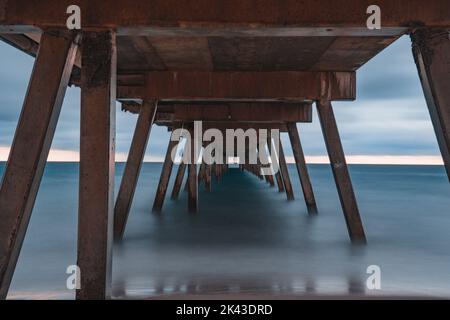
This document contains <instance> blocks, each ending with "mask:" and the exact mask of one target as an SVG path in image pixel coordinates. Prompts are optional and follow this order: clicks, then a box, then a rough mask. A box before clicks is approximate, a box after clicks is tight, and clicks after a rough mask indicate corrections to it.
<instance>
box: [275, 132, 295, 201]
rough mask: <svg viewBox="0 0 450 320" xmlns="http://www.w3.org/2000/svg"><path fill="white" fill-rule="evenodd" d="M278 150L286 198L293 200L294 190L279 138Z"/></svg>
mask: <svg viewBox="0 0 450 320" xmlns="http://www.w3.org/2000/svg"><path fill="white" fill-rule="evenodd" d="M279 143H280V150H279V154H278V161H279V163H280V171H281V175H282V176H283V183H284V190H285V191H286V196H287V199H288V200H294V191H293V190H292V184H291V178H290V177H289V171H288V166H287V164H286V158H285V157H284V150H283V144H282V143H281V138H280V142H279Z"/></svg>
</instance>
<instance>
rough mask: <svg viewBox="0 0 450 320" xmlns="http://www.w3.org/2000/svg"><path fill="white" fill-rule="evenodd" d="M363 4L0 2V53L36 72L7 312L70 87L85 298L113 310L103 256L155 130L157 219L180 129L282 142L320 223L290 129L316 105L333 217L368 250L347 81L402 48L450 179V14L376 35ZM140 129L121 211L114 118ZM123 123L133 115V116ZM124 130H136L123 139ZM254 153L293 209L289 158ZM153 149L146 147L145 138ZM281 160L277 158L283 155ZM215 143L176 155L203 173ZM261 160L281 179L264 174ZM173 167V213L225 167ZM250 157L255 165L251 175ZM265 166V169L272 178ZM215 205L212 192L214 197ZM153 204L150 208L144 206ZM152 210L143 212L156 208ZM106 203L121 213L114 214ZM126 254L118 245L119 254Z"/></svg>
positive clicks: (16, 191) (11, 209)
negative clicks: (347, 131)
mask: <svg viewBox="0 0 450 320" xmlns="http://www.w3.org/2000/svg"><path fill="white" fill-rule="evenodd" d="M369 2H370V1H343V0H341V1H339V0H338V1H336V0H335V1H316V0H314V1H313V0H308V1H293V0H292V1H290V0H288V1H275V0H264V1H251V0H249V1H243V0H240V1H237V0H236V1H234V0H233V1H227V2H223V1H218V0H208V1H187V2H183V3H180V2H179V1H174V0H173V1H172V0H169V1H168V0H164V1H162V0H152V1H143V0H141V1H139V0H134V1H115V2H113V3H112V2H111V1H95V3H94V2H92V1H87V0H80V1H56V0H41V1H37V0H36V1H30V0H15V1H8V0H0V38H1V39H3V40H4V41H6V42H7V43H9V44H11V45H13V46H14V47H16V48H18V49H20V50H22V51H24V52H26V53H28V54H30V55H32V56H35V57H36V61H35V68H34V70H33V73H32V75H31V80H30V85H29V88H28V92H27V95H26V98H25V101H24V104H23V110H22V114H21V117H20V119H19V125H18V127H17V132H16V136H15V138H14V142H13V145H12V148H11V154H10V158H9V161H8V164H7V167H6V170H5V173H4V177H3V180H2V185H1V188H0V220H1V221H3V223H1V224H0V298H6V295H7V292H8V288H9V284H10V282H11V279H12V276H13V273H14V269H15V265H16V262H17V259H18V256H19V253H20V249H21V245H22V242H23V239H24V237H25V233H26V229H27V225H28V222H29V220H30V217H31V212H32V209H33V205H34V200H35V198H36V194H37V192H38V189H39V183H40V179H41V177H42V172H43V169H44V166H45V162H46V159H47V156H48V152H49V149H50V145H51V142H52V138H53V134H54V130H55V127H56V124H57V122H58V116H59V111H60V108H61V104H62V101H63V99H64V93H65V90H66V88H67V86H68V85H75V86H79V87H80V88H81V96H82V97H81V145H80V159H81V160H80V161H81V163H80V190H79V192H80V197H79V226H78V228H79V240H78V266H79V267H80V269H81V284H82V286H81V289H79V290H78V291H77V298H79V299H104V298H108V297H109V296H110V282H111V281H110V277H111V259H112V257H111V248H112V245H113V238H115V239H116V240H121V239H122V236H123V234H124V232H125V228H126V222H127V218H128V216H129V214H130V208H131V203H132V200H133V196H134V193H135V188H136V185H137V180H138V178H139V173H140V168H141V164H142V161H143V157H144V153H145V150H146V146H147V143H148V141H149V136H150V133H151V128H152V125H154V124H156V125H161V126H166V127H167V128H168V130H169V131H171V132H172V139H171V140H170V141H168V149H167V153H166V157H165V161H164V164H163V169H162V172H161V176H160V180H159V183H158V182H157V181H148V183H155V184H156V183H158V188H157V191H156V195H155V199H154V202H153V211H154V212H155V213H157V214H164V201H165V198H166V193H167V189H168V185H169V181H170V178H171V171H172V167H173V158H172V156H171V155H172V150H173V149H174V148H176V147H177V145H178V144H179V142H180V137H178V139H177V138H176V134H175V133H176V132H177V129H180V128H182V129H184V131H186V132H189V133H190V136H191V137H192V136H194V131H195V128H196V127H195V125H194V122H197V121H201V122H202V129H201V131H200V132H199V133H200V134H203V132H204V131H207V130H208V129H217V130H219V131H220V132H226V130H227V129H234V130H236V129H243V130H250V129H256V130H257V132H258V133H257V134H258V137H259V135H260V134H262V133H261V130H267V129H269V130H278V131H279V132H286V133H287V134H288V135H289V138H290V142H291V145H292V149H293V152H294V159H295V165H296V168H297V172H298V175H299V178H300V182H301V186H302V192H303V197H304V199H305V202H306V206H307V208H308V212H309V214H317V213H320V204H316V200H315V197H314V192H313V187H312V186H313V183H312V182H311V181H310V178H309V174H308V170H307V166H306V162H305V157H304V153H303V150H302V146H301V133H299V132H298V129H297V125H296V124H297V123H309V122H311V121H312V107H313V105H314V104H315V105H316V108H317V112H318V115H319V119H320V124H321V127H322V131H323V137H324V140H325V144H326V147H327V152H328V156H329V159H330V163H331V169H332V171H333V175H334V179H335V183H336V187H337V191H338V194H339V198H340V201H341V205H342V212H343V214H344V218H345V221H346V224H347V228H348V232H349V236H350V239H351V241H352V242H353V243H365V242H366V236H365V231H364V228H363V223H362V220H361V217H360V213H359V209H358V205H357V201H356V198H357V197H356V195H355V192H354V190H353V187H352V183H351V178H350V174H349V171H348V169H347V164H346V160H345V154H344V150H343V147H342V144H341V140H340V136H339V131H338V126H337V123H336V120H335V117H334V113H333V106H332V103H333V101H340V100H349V101H352V100H355V99H356V72H357V70H358V69H359V68H360V67H361V66H362V65H364V64H365V63H366V62H367V61H369V60H370V59H371V58H372V57H374V56H375V55H376V54H378V53H379V52H380V51H382V50H383V49H384V48H386V47H387V46H389V45H390V44H391V43H392V42H394V41H395V40H396V39H398V38H399V37H400V36H402V35H404V34H410V35H411V36H412V40H413V47H414V56H415V58H416V63H417V66H418V70H419V73H420V78H421V81H422V84H423V88H424V92H425V95H426V98H427V103H428V106H429V109H430V114H431V116H432V120H433V124H434V127H435V130H436V134H437V137H438V141H439V145H440V148H441V151H442V155H443V158H444V160H445V164H446V168H447V171H448V172H449V175H450V156H449V154H450V152H449V150H450V137H449V127H450V88H449V83H450V61H449V60H450V39H449V28H450V14H449V12H450V2H448V1H447V0H432V1H428V3H427V5H426V6H424V5H423V1H419V0H409V1H406V0H399V1H395V2H394V1H388V0H385V1H384V0H383V1H378V5H379V6H380V7H381V10H382V11H381V12H382V25H383V27H382V28H381V29H379V30H378V29H375V30H370V29H368V28H367V26H366V20H367V18H368V15H367V13H366V10H367V7H368V6H369V5H370V3H369ZM73 4H77V5H79V7H80V9H81V12H82V28H81V30H73V31H68V30H67V28H66V19H67V14H66V9H67V7H68V6H69V5H73ZM116 101H119V102H121V103H122V106H123V109H124V110H125V111H129V112H130V113H131V114H137V116H138V117H139V118H138V121H137V125H136V128H134V130H135V133H134V136H133V141H132V143H131V148H130V153H129V157H128V161H127V164H126V168H125V171H124V176H123V178H122V181H121V185H120V189H119V194H118V197H117V199H114V192H113V190H114V179H113V177H114V151H115V149H114V143H115V103H116ZM130 116H131V115H130ZM130 129H131V128H130ZM262 140H263V141H264V144H262V145H259V146H258V147H255V146H253V145H251V144H250V143H248V144H247V145H246V147H245V150H244V151H245V152H244V155H243V156H241V157H239V164H240V167H241V169H242V170H245V171H248V172H251V173H252V174H254V175H255V176H256V177H257V178H259V179H266V180H267V182H268V186H275V183H276V184H277V186H278V189H279V190H280V191H283V192H286V197H287V200H291V201H292V200H294V199H295V197H296V194H297V193H298V192H299V190H293V188H292V183H291V177H290V176H289V172H288V169H287V168H288V166H287V163H286V159H285V156H284V150H283V146H282V144H281V142H280V141H278V139H277V138H276V137H274V136H273V135H272V136H264V137H263V139H262ZM150 142H151V139H150ZM276 146H277V147H276ZM202 147H203V148H204V149H206V148H208V143H204V142H202V141H194V139H191V140H190V142H189V143H186V144H185V145H184V150H183V151H182V154H183V157H184V156H187V155H189V156H190V158H191V159H197V158H198V157H199V155H200V150H201V149H202ZM266 151H267V152H269V153H270V152H271V151H272V153H274V154H275V159H276V164H277V167H279V170H272V171H271V174H264V175H263V174H262V171H261V169H262V168H263V167H264V163H262V161H264V160H265V157H268V155H267V154H265V153H266ZM222 153H223V154H224V155H225V153H224V152H220V151H218V150H216V154H215V156H217V157H222V158H223V160H224V161H222V162H219V163H212V164H210V163H205V162H198V163H197V162H196V161H191V162H189V163H183V164H182V165H180V166H178V172H177V174H176V177H175V179H176V180H175V181H176V182H175V184H174V187H173V190H172V193H171V195H172V199H173V200H174V199H177V198H178V194H179V193H180V192H181V191H180V190H183V186H182V184H183V181H184V180H183V178H184V177H185V176H187V182H186V187H185V189H186V190H187V192H188V197H187V198H188V203H187V208H188V211H189V212H191V213H195V212H196V211H197V209H198V206H199V200H200V199H199V198H200V196H199V191H198V190H199V184H200V183H204V184H205V187H206V190H207V191H211V180H212V179H216V180H218V181H219V180H220V179H221V176H222V175H223V174H224V173H225V172H226V170H227V165H228V163H227V159H226V157H225V156H222ZM255 155H258V156H259V157H256V158H257V159H258V162H257V163H249V162H248V161H246V160H247V159H248V158H251V157H252V156H255ZM273 165H274V163H273V162H272V166H273ZM212 191H213V190H212ZM149 196H150V195H149ZM149 201H151V200H149ZM114 203H115V205H114ZM124 241H125V240H124Z"/></svg>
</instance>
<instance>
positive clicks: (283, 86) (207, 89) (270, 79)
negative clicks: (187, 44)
mask: <svg viewBox="0 0 450 320" xmlns="http://www.w3.org/2000/svg"><path fill="white" fill-rule="evenodd" d="M119 91H120V90H119ZM136 93H138V91H136ZM136 93H135V94H136ZM325 93H327V95H328V97H327V98H329V99H330V100H354V99H355V98H356V74H355V73H354V72H301V71H282V72H207V71H201V72H196V71H179V72H177V71H162V72H150V73H148V74H147V79H146V85H145V89H144V90H143V91H141V92H140V93H139V94H140V95H141V97H133V98H146V99H158V100H165V101H223V100H225V101H234V100H238V101H242V100H243V101H255V100H257V101H261V100H262V101H265V100H268V101H299V102H301V101H305V100H307V101H313V100H319V99H321V98H322V97H323V95H324V94H325ZM122 94H123V92H121V93H119V95H122ZM119 98H120V96H119ZM129 98H131V97H129Z"/></svg>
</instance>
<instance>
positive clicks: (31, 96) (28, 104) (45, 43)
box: [0, 32, 79, 299]
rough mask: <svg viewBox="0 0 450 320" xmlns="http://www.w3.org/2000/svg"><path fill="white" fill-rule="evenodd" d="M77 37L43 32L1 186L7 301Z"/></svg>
mask: <svg viewBox="0 0 450 320" xmlns="http://www.w3.org/2000/svg"><path fill="white" fill-rule="evenodd" d="M78 39H79V37H78V36H77V35H76V34H69V33H63V32H61V33H60V32H45V33H44V34H43V35H42V41H41V45H40V48H39V52H38V55H37V58H36V61H35V64H34V68H33V73H32V75H31V79H30V83H29V85H28V91H27V95H26V97H25V101H24V103H23V108H22V113H21V115H20V119H19V123H18V126H17V129H16V134H15V136H14V141H13V144H12V147H11V152H10V155H9V158H8V162H7V164H6V168H5V172H4V176H3V179H2V184H1V187H0V221H1V223H0V299H6V295H7V293H8V289H9V286H10V283H11V279H12V276H13V274H14V270H15V267H16V263H17V259H18V257H19V253H20V250H21V247H22V243H23V240H24V238H25V233H26V230H27V227H28V223H29V221H30V217H31V213H32V210H33V206H34V202H35V199H36V195H37V193H38V189H39V185H40V182H41V178H42V174H43V172H44V167H45V163H46V161H47V156H48V153H49V150H50V145H51V143H52V140H53V136H54V133H55V128H56V124H57V122H58V118H59V114H60V111H61V105H62V102H63V99H64V95H65V92H66V88H67V85H68V83H69V79H70V74H71V72H72V68H73V65H74V61H75V56H76V52H77V48H78V46H77V44H76V42H78Z"/></svg>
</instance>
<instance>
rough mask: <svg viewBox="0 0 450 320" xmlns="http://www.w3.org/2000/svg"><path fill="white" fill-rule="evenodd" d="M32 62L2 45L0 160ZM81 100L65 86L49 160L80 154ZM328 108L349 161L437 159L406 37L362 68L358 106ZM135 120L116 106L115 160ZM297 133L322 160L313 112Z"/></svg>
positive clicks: (155, 142)
mask: <svg viewBox="0 0 450 320" xmlns="http://www.w3.org/2000/svg"><path fill="white" fill-rule="evenodd" d="M33 61H34V59H33V58H31V57H29V56H27V55H26V54H24V53H22V52H20V51H18V50H16V49H14V48H12V47H10V46H9V45H7V44H5V43H3V42H1V41H0V161H2V160H3V161H4V160H5V159H6V158H7V153H8V150H9V147H10V145H11V143H12V140H13V136H14V131H15V127H16V125H17V121H18V118H19V114H20V110H21V107H22V103H23V99H24V95H25V92H26V89H27V84H28V80H29V77H30V74H31V70H32V67H33ZM79 103H80V91H79V89H77V88H69V89H68V91H67V94H66V98H65V101H64V105H63V108H62V112H61V116H60V120H59V123H58V127H57V130H56V134H55V138H54V141H53V144H52V150H53V153H52V155H53V158H54V159H59V160H64V159H67V160H73V158H74V157H76V155H77V153H78V150H79V119H80V115H79V113H80V108H79ZM334 106H335V107H334V110H335V114H336V119H337V122H338V126H339V130H340V134H341V138H342V142H343V145H344V150H345V152H346V154H347V155H348V156H350V157H351V156H356V155H358V156H359V157H360V159H365V160H362V161H363V162H365V161H368V162H370V159H371V158H372V159H375V158H383V157H384V159H389V158H392V156H396V157H397V158H398V159H410V160H411V159H414V158H419V157H422V159H428V160H426V162H428V161H431V162H433V161H434V162H436V161H438V162H440V153H439V149H438V145H437V141H436V137H435V135H434V132H433V127H432V125H431V120H430V116H429V114H428V110H427V107H426V103H425V98H424V97H423V92H422V89H421V86H420V82H419V77H418V75H417V70H416V68H415V65H414V61H413V58H412V54H411V45H410V40H409V38H408V37H406V36H404V37H402V38H401V39H399V40H398V41H397V42H396V43H394V44H393V45H391V46H390V47H388V48H387V49H386V50H384V51H383V52H382V53H380V54H379V55H378V56H376V57H375V58H374V59H372V60H371V61H370V62H369V63H367V64H366V65H365V66H363V67H362V68H361V69H360V71H359V72H358V75H357V100H356V101H354V102H339V103H335V104H334ZM135 123H136V116H134V115H131V114H129V113H123V112H120V107H119V106H118V108H117V147H116V148H117V152H118V160H123V159H124V158H125V157H126V153H127V152H128V148H129V146H130V143H131V137H132V133H133V130H134V126H135ZM299 129H300V133H301V139H302V143H303V147H304V149H305V153H306V154H307V155H308V156H309V159H319V158H320V157H323V156H324V155H326V150H325V145H324V142H323V137H322V134H321V130H320V125H319V122H318V119H317V113H316V112H314V118H313V123H312V124H302V125H300V126H299ZM284 139H286V137H284ZM168 140H169V134H168V133H167V130H166V129H165V128H161V127H157V126H154V127H153V129H152V133H151V137H150V143H149V147H148V149H147V153H146V159H147V160H153V159H160V158H161V157H162V156H163V155H164V152H165V150H166V148H167V143H168ZM284 145H285V146H286V149H287V150H286V154H287V155H290V154H291V151H290V149H288V145H289V143H288V142H287V140H286V141H285V142H284ZM388 156H390V157H388ZM361 157H362V158H361ZM388 162H389V161H388ZM407 162H408V161H407Z"/></svg>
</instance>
